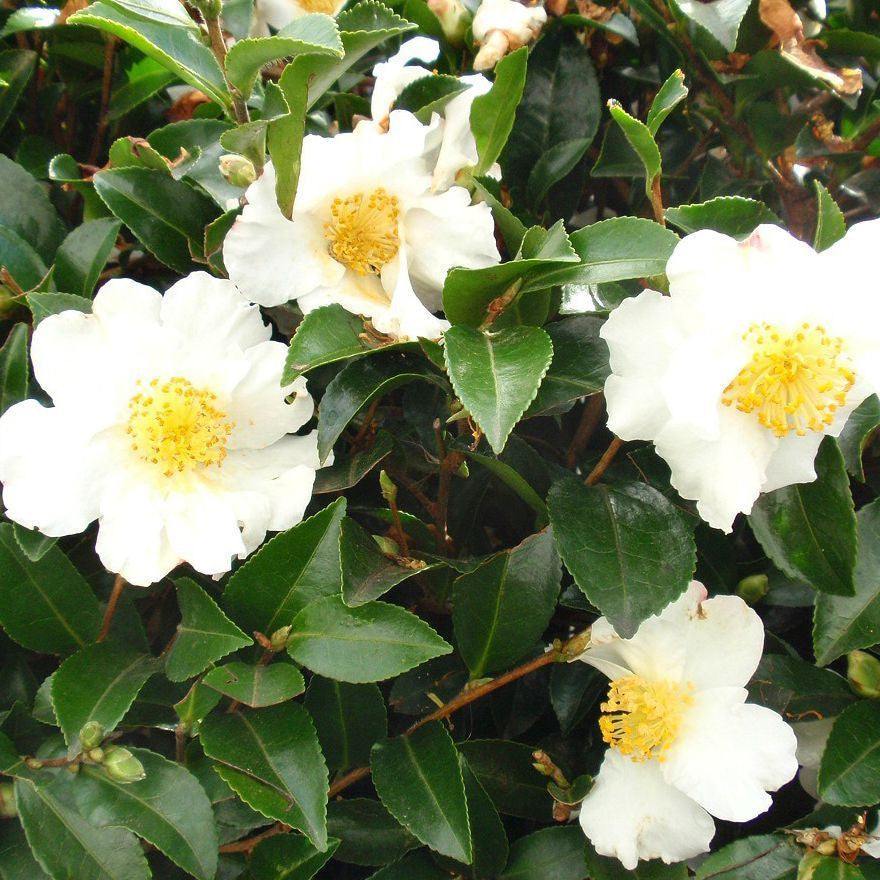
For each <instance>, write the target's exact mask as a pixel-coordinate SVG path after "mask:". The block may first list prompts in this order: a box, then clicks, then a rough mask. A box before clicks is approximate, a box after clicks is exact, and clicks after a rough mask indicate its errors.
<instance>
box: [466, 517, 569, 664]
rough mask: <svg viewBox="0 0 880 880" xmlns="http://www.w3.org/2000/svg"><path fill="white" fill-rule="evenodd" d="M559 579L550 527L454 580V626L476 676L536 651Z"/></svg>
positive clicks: (559, 573)
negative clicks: (532, 650) (534, 649)
mask: <svg viewBox="0 0 880 880" xmlns="http://www.w3.org/2000/svg"><path fill="white" fill-rule="evenodd" d="M561 577H562V565H561V563H560V561H559V556H558V555H557V553H556V546H555V543H554V541H553V534H552V532H551V531H550V530H549V529H547V530H545V531H543V532H540V533H538V534H537V535H532V536H531V537H529V538H526V539H525V541H523V542H522V543H521V544H519V545H518V546H516V547H514V548H513V549H512V550H508V551H506V552H504V553H500V554H498V555H497V556H495V557H493V558H492V559H490V560H489V561H488V562H486V563H483V565H481V566H479V568H476V569H475V570H474V571H472V572H470V573H468V574H463V575H462V576H461V577H460V578H458V580H456V582H455V584H454V587H453V615H452V622H453V626H454V627H455V638H456V642H457V644H458V650H459V651H460V652H461V656H462V658H463V659H464V662H465V663H466V664H467V666H468V669H470V671H471V677H472V678H482V677H483V676H484V675H486V674H491V673H495V672H499V671H500V670H502V669H505V668H507V667H508V666H510V665H511V664H513V663H514V662H516V661H517V660H519V658H520V657H522V656H523V655H524V654H525V653H527V652H528V651H529V650H531V649H532V648H533V647H534V645H535V643H536V642H537V641H538V639H539V638H540V637H541V635H542V634H543V632H544V630H545V629H546V628H547V624H548V623H549V622H550V618H551V617H552V616H553V612H554V610H555V609H556V599H557V597H558V595H559V584H560V579H561Z"/></svg>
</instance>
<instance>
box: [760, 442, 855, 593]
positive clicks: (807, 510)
mask: <svg viewBox="0 0 880 880" xmlns="http://www.w3.org/2000/svg"><path fill="white" fill-rule="evenodd" d="M816 474H817V479H816V480H815V481H814V482H812V483H796V484H795V485H793V486H785V487H784V488H782V489H776V490H775V491H773V492H767V493H766V494H764V495H761V496H760V497H759V498H758V500H757V501H756V502H755V505H754V507H753V508H752V512H751V513H750V514H749V525H751V527H752V531H753V532H754V533H755V537H756V538H757V539H758V541H759V542H760V544H761V546H762V547H763V548H764V551H765V552H766V553H767V555H768V556H769V557H770V559H772V560H773V562H774V564H775V565H776V566H777V567H778V568H780V569H781V570H782V571H784V572H785V573H786V574H787V575H788V576H789V577H790V578H793V579H794V580H798V581H806V582H807V583H809V584H812V586H814V587H815V588H816V589H817V590H820V591H821V592H823V593H834V594H835V595H838V596H852V595H853V592H854V590H855V587H854V584H853V570H854V568H855V564H856V552H857V542H856V516H855V512H854V511H853V500H852V496H851V495H850V491H849V478H848V477H847V474H846V467H845V466H844V463H843V456H842V455H841V452H840V448H839V447H838V445H837V443H836V441H835V440H834V439H833V438H830V437H826V438H825V440H823V441H822V445H821V446H820V447H819V452H818V454H817V456H816Z"/></svg>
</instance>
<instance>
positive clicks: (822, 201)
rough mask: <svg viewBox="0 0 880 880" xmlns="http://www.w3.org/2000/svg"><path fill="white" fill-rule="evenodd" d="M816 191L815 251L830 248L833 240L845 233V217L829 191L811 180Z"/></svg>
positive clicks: (837, 239)
mask: <svg viewBox="0 0 880 880" xmlns="http://www.w3.org/2000/svg"><path fill="white" fill-rule="evenodd" d="M813 189H814V190H815V191H816V234H815V236H814V237H813V247H814V248H815V249H816V250H817V251H824V250H825V249H826V248H830V247H831V245H833V244H834V242H836V241H839V240H840V239H841V238H843V236H844V235H846V218H845V217H844V216H843V211H841V210H840V208H839V207H838V206H837V202H835V201H834V199H833V198H832V197H831V193H830V192H828V190H827V189H825V187H824V186H822V184H821V183H820V182H819V181H818V180H814V181H813Z"/></svg>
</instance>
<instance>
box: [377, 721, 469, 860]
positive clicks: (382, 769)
mask: <svg viewBox="0 0 880 880" xmlns="http://www.w3.org/2000/svg"><path fill="white" fill-rule="evenodd" d="M371 766H372V768H373V784H374V785H375V786H376V791H377V792H378V794H379V797H380V798H381V799H382V803H383V804H385V806H386V807H387V808H388V811H389V812H390V813H391V815H392V816H394V817H395V818H396V819H397V820H398V821H399V822H400V823H401V824H402V825H404V826H406V827H407V828H408V829H409V830H410V831H411V832H412V833H413V834H414V835H415V836H416V837H417V838H418V839H419V840H421V841H422V843H426V844H427V845H428V846H430V847H431V849H433V850H436V851H437V852H439V853H441V854H442V855H445V856H449V857H450V858H452V859H455V860H456V861H459V862H464V863H465V864H466V865H469V864H470V863H471V862H472V861H473V843H472V841H471V833H470V827H469V825H468V810H467V801H466V799H465V791H464V782H463V781H462V775H461V768H460V766H459V763H458V755H457V754H456V751H455V746H454V745H453V742H452V739H451V737H450V736H449V734H448V733H447V732H446V728H445V727H443V725H442V724H441V723H440V722H439V721H432V722H431V723H430V724H426V725H425V726H424V727H421V728H419V729H418V730H416V731H415V732H414V733H412V734H411V735H410V736H398V737H395V738H394V739H387V740H384V741H383V742H380V743H377V744H376V745H375V746H373V753H372V762H371Z"/></svg>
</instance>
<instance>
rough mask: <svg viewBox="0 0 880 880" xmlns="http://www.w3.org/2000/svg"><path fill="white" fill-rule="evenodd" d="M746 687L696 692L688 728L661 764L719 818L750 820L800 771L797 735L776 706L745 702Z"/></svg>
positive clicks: (678, 785)
mask: <svg viewBox="0 0 880 880" xmlns="http://www.w3.org/2000/svg"><path fill="white" fill-rule="evenodd" d="M746 697H747V693H746V691H745V690H744V689H743V688H737V687H713V688H711V689H708V690H698V691H697V692H695V693H694V694H693V700H694V703H693V705H692V706H690V707H689V708H688V710H687V712H686V714H685V716H684V720H683V724H682V729H681V731H680V732H679V734H678V736H677V738H676V740H675V742H674V744H673V745H672V747H671V748H670V749H669V750H668V751H667V752H665V758H666V760H665V762H664V763H663V764H661V768H662V772H663V777H664V778H665V779H666V781H667V782H668V783H670V784H671V785H674V786H675V787H676V788H678V789H680V790H681V791H682V792H684V793H685V794H686V795H688V796H689V797H691V798H693V799H694V800H695V801H696V802H697V803H699V804H700V805H701V806H703V807H704V808H705V809H706V810H708V811H709V812H710V813H711V814H712V815H713V816H717V817H718V818H719V819H727V820H729V821H732V822H747V821H748V820H749V819H754V818H755V816H758V815H760V814H761V813H763V812H765V811H766V810H767V809H768V808H769V807H770V805H771V803H772V801H771V798H770V796H769V795H768V794H767V792H768V791H776V789H778V788H779V787H781V786H782V785H785V783H786V782H788V781H789V780H790V779H792V777H793V776H794V774H795V773H796V772H797V767H798V764H797V758H796V757H795V750H796V749H797V740H796V739H795V735H794V732H793V731H792V729H791V728H790V727H789V726H788V725H787V724H786V723H785V722H784V721H783V720H782V718H781V717H780V716H779V715H778V714H777V713H776V712H773V711H772V710H770V709H766V708H764V707H763V706H755V705H752V704H747V703H745V699H746Z"/></svg>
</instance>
